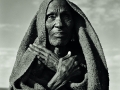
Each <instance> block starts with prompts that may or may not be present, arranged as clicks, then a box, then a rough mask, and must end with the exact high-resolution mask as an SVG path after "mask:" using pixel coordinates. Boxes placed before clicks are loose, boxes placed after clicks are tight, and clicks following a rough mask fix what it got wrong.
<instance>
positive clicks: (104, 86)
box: [10, 0, 109, 90]
mask: <svg viewBox="0 0 120 90" xmlns="http://www.w3.org/2000/svg"><path fill="white" fill-rule="evenodd" d="M51 1H52V0H44V1H43V2H42V3H41V5H40V8H39V10H38V12H37V13H36V15H35V17H34V18H33V20H32V22H31V24H30V26H29V28H28V30H27V32H26V34H25V36H24V38H23V40H22V42H21V45H20V47H19V50H18V53H17V57H16V62H15V65H14V67H13V71H12V74H11V76H10V86H11V87H13V86H14V84H15V82H16V81H17V80H19V79H20V77H21V76H22V75H24V73H25V72H26V71H27V70H28V68H29V67H30V65H31V64H32V62H33V60H34V58H35V57H36V55H35V54H33V53H32V52H30V51H29V50H27V49H28V47H29V44H32V43H34V42H35V43H36V44H40V45H42V46H44V47H46V42H47V40H46V30H45V18H46V12H47V8H48V5H49V4H50V2H51ZM66 1H67V3H68V4H69V5H70V7H71V8H72V9H73V10H74V11H75V12H76V13H77V14H78V17H77V19H76V21H75V24H76V28H77V30H76V33H77V37H78V40H79V45H80V46H81V48H82V51H83V54H84V57H85V61H86V65H87V77H88V80H87V90H108V88H109V78H108V69H107V65H106V61H105V57H104V54H103V50H102V47H101V44H100V41H99V39H98V36H97V34H96V33H95V31H94V29H93V27H92V25H91V24H90V22H89V20H88V19H87V17H86V16H85V14H84V13H83V12H82V10H81V9H80V8H79V7H77V6H76V5H75V4H73V3H72V2H70V1H68V0H66ZM81 17H82V19H84V24H85V27H84V26H82V25H81V24H80V23H81V20H80V19H81Z"/></svg>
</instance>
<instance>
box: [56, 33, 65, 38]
mask: <svg viewBox="0 0 120 90" xmlns="http://www.w3.org/2000/svg"><path fill="white" fill-rule="evenodd" d="M54 36H55V37H57V38H62V37H65V36H66V33H65V32H56V33H54Z"/></svg>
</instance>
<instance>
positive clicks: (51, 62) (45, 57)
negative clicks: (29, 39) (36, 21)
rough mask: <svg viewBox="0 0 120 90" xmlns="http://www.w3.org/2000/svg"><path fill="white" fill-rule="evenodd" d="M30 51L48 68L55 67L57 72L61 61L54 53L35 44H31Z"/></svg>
mask: <svg viewBox="0 0 120 90" xmlns="http://www.w3.org/2000/svg"><path fill="white" fill-rule="evenodd" d="M28 49H29V50H30V51H32V52H33V53H35V54H36V55H37V58H38V59H39V60H40V61H42V62H43V63H44V64H45V65H47V66H48V67H54V69H55V70H56V68H57V63H58V60H59V59H58V57H57V56H56V55H55V54H54V53H52V52H51V51H50V50H48V49H46V48H45V47H43V46H41V45H36V44H35V43H34V44H33V45H32V44H30V45H29V48H28ZM41 58H42V59H41Z"/></svg>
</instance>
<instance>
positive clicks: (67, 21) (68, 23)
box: [65, 20, 74, 30]
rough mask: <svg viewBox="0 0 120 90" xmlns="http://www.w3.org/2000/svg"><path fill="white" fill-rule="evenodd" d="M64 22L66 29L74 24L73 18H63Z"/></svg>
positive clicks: (71, 27)
mask: <svg viewBox="0 0 120 90" xmlns="http://www.w3.org/2000/svg"><path fill="white" fill-rule="evenodd" d="M65 24H66V26H67V28H68V29H70V30H71V29H73V26H74V22H73V20H65Z"/></svg>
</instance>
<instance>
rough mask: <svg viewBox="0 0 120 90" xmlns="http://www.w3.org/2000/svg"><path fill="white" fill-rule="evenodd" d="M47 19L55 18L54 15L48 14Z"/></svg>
mask: <svg viewBox="0 0 120 90" xmlns="http://www.w3.org/2000/svg"><path fill="white" fill-rule="evenodd" d="M47 18H48V19H55V18H56V15H54V14H50V15H48V16H47Z"/></svg>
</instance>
